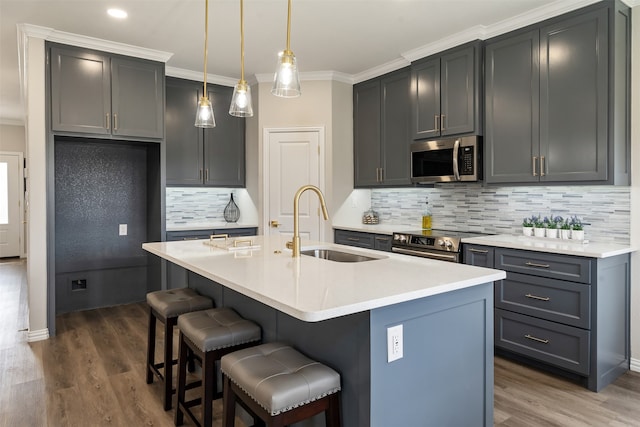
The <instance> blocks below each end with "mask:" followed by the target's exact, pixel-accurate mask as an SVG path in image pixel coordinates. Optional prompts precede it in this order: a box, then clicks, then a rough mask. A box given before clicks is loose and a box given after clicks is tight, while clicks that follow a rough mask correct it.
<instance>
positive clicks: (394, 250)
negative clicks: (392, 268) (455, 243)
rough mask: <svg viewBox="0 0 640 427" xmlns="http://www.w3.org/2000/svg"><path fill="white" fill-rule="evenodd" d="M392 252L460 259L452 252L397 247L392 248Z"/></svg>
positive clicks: (449, 259) (442, 258) (448, 259)
mask: <svg viewBox="0 0 640 427" xmlns="http://www.w3.org/2000/svg"><path fill="white" fill-rule="evenodd" d="M391 252H396V253H399V254H403V255H415V256H419V257H422V258H432V259H440V260H442V261H453V262H457V261H458V257H457V255H451V254H439V253H436V252H425V251H416V250H411V249H404V248H395V247H392V248H391Z"/></svg>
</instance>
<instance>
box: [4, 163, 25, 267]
mask: <svg viewBox="0 0 640 427" xmlns="http://www.w3.org/2000/svg"><path fill="white" fill-rule="evenodd" d="M20 172H21V165H20V155H19V154H13V153H12V154H7V153H3V154H0V258H5V257H14V256H20V252H21V250H20V227H21V224H20V222H21V221H20V212H21V209H22V203H21V197H20V188H21V186H20V180H21V178H22V174H21V173H20Z"/></svg>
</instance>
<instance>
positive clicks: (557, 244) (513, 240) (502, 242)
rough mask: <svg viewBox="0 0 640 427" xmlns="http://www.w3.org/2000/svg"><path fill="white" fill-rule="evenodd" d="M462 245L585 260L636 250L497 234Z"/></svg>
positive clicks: (594, 243)
mask: <svg viewBox="0 0 640 427" xmlns="http://www.w3.org/2000/svg"><path fill="white" fill-rule="evenodd" d="M462 243H466V244H475V245H483V246H492V247H498V248H507V249H521V250H529V251H536V252H546V253H553V254H560V255H574V256H581V257H587V258H609V257H613V256H617V255H624V254H628V253H631V252H635V251H636V250H637V248H635V247H633V246H631V245H628V246H627V245H619V244H614V243H597V242H590V243H585V244H581V243H572V242H567V241H563V240H559V239H547V238H540V237H527V236H519V235H508V234H499V235H493V236H480V237H467V238H463V239H462Z"/></svg>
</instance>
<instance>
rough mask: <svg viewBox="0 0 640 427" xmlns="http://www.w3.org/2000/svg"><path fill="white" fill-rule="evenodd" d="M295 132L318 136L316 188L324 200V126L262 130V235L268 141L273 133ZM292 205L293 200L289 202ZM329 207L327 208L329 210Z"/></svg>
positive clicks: (266, 215)
mask: <svg viewBox="0 0 640 427" xmlns="http://www.w3.org/2000/svg"><path fill="white" fill-rule="evenodd" d="M296 132H315V133H317V134H318V148H319V150H320V153H319V155H318V175H319V177H318V184H319V185H318V186H319V188H320V190H321V191H322V193H323V194H324V195H325V199H326V195H327V194H326V191H325V189H326V183H325V171H324V165H325V146H326V143H325V129H324V126H296V127H273V128H267V127H265V128H263V130H262V159H263V161H262V165H263V166H262V169H263V173H262V201H263V202H262V230H263V231H262V234H264V235H267V234H268V231H269V212H270V207H271V206H270V205H269V197H268V195H269V173H270V172H271V170H270V167H271V166H270V164H269V141H270V136H271V134H275V133H296ZM325 201H326V200H325ZM326 202H327V205H330V203H329V201H326ZM291 203H293V199H292V200H291ZM329 207H330V206H327V209H329ZM325 222H326V221H322V220H321V221H320V239H323V238H324V234H325Z"/></svg>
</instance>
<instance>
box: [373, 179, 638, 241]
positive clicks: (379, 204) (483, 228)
mask: <svg viewBox="0 0 640 427" xmlns="http://www.w3.org/2000/svg"><path fill="white" fill-rule="evenodd" d="M427 197H428V199H429V206H430V207H431V211H432V215H433V228H437V229H443V230H460V231H474V232H485V233H495V234H517V233H520V232H521V225H522V219H523V218H524V217H527V216H531V215H542V216H550V215H554V216H557V215H560V216H562V217H567V216H572V215H577V216H578V217H580V218H581V219H582V221H583V222H584V223H586V226H585V238H586V239H589V240H590V241H597V242H601V243H620V244H629V242H630V236H629V230H630V209H631V207H630V204H631V201H630V188H629V187H613V186H585V187H578V186H572V187H500V188H483V187H482V186H481V185H480V184H446V185H444V184H441V185H437V186H436V187H435V188H410V189H376V190H372V191H371V207H372V208H373V209H374V210H376V211H377V212H378V214H379V215H380V220H381V222H397V223H405V224H406V223H407V222H409V223H412V224H416V226H418V224H420V223H421V222H420V220H421V215H422V211H423V208H424V203H425V198H427Z"/></svg>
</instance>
